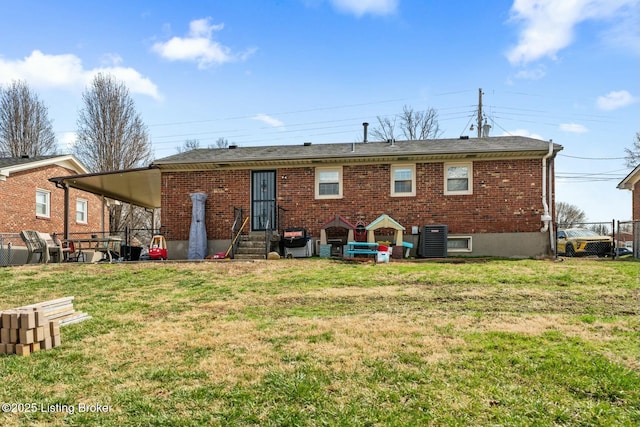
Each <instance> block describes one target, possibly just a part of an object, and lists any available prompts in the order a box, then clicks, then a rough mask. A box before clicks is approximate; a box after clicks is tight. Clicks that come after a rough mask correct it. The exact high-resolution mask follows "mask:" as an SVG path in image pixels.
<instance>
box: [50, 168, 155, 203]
mask: <svg viewBox="0 0 640 427" xmlns="http://www.w3.org/2000/svg"><path fill="white" fill-rule="evenodd" d="M49 181H52V182H55V183H56V184H60V185H67V186H69V187H71V188H77V189H79V190H83V191H87V192H89V193H93V194H97V195H100V196H104V197H107V198H109V199H114V200H120V201H122V202H126V203H131V204H133V205H136V206H141V207H143V208H150V209H153V208H159V207H160V205H161V202H160V169H158V168H155V167H148V168H139V169H126V170H121V171H113V172H103V173H92V174H84V175H69V176H61V177H55V178H50V179H49Z"/></svg>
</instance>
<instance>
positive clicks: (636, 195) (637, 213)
mask: <svg viewBox="0 0 640 427" xmlns="http://www.w3.org/2000/svg"><path fill="white" fill-rule="evenodd" d="M618 188H619V189H620V190H630V191H631V194H632V195H631V199H632V201H631V203H632V210H631V216H632V218H631V219H632V220H633V221H640V165H638V166H636V167H635V169H633V170H632V171H631V172H630V173H629V175H627V176H626V177H625V178H624V179H623V180H622V181H620V183H619V184H618Z"/></svg>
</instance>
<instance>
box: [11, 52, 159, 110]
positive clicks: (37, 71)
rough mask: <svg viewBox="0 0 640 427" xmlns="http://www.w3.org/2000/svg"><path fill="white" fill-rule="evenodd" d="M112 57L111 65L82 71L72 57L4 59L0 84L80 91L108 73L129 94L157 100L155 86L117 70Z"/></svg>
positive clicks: (132, 71) (134, 73) (135, 73)
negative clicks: (95, 77) (122, 85)
mask: <svg viewBox="0 0 640 427" xmlns="http://www.w3.org/2000/svg"><path fill="white" fill-rule="evenodd" d="M118 58H119V57H116V56H112V57H111V62H112V63H114V64H116V65H114V66H106V67H101V68H95V69H91V70H86V69H85V68H84V67H83V65H82V60H81V59H80V58H78V57H77V56H75V55H71V54H66V55H47V54H44V53H42V52H40V51H39V50H34V51H33V52H31V54H30V55H29V56H27V57H25V58H24V59H21V60H20V59H18V60H5V59H3V58H0V84H1V83H10V82H11V81H12V80H24V81H26V82H27V83H28V84H30V85H33V86H36V87H45V88H48V87H53V88H63V89H71V90H76V89H84V88H85V87H86V86H87V85H88V84H90V82H91V80H92V79H93V77H94V76H95V75H96V74H97V73H100V72H102V73H110V74H113V75H114V76H115V77H116V78H118V79H119V80H121V81H122V82H123V83H124V84H125V85H126V86H127V87H128V88H129V90H130V91H131V92H132V93H139V94H141V95H147V96H150V97H152V98H154V99H157V100H159V99H161V98H162V97H161V95H160V93H159V92H158V87H157V86H156V85H155V84H154V83H153V82H152V81H151V80H150V79H149V78H147V77H144V76H143V75H141V74H140V73H139V72H138V71H136V70H135V69H133V68H128V67H121V66H118V65H117V63H118V62H119V61H121V58H120V59H118Z"/></svg>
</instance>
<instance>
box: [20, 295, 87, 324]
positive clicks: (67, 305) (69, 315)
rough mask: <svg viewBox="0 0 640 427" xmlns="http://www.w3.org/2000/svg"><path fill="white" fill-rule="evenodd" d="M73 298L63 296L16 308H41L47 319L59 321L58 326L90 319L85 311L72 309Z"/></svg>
mask: <svg viewBox="0 0 640 427" xmlns="http://www.w3.org/2000/svg"><path fill="white" fill-rule="evenodd" d="M74 298H75V297H64V298H58V299H53V300H50V301H44V302H39V303H37V304H31V305H25V306H23V307H18V310H37V309H42V311H43V312H44V315H45V316H46V318H47V320H58V321H59V322H60V326H66V325H71V324H73V323H78V322H82V321H83V320H87V319H91V316H89V315H88V314H87V313H82V312H80V313H78V312H76V311H75V310H74V308H73V299H74Z"/></svg>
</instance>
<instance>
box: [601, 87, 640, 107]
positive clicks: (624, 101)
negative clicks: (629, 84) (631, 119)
mask: <svg viewBox="0 0 640 427" xmlns="http://www.w3.org/2000/svg"><path fill="white" fill-rule="evenodd" d="M637 101H638V100H637V98H635V97H633V96H632V95H631V94H630V93H629V92H627V91H626V90H618V91H613V92H609V93H608V94H606V95H605V96H599V97H598V101H597V104H598V108H599V109H601V110H607V111H609V110H616V109H618V108H622V107H626V106H627V105H631V104H634V103H635V102H637Z"/></svg>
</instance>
